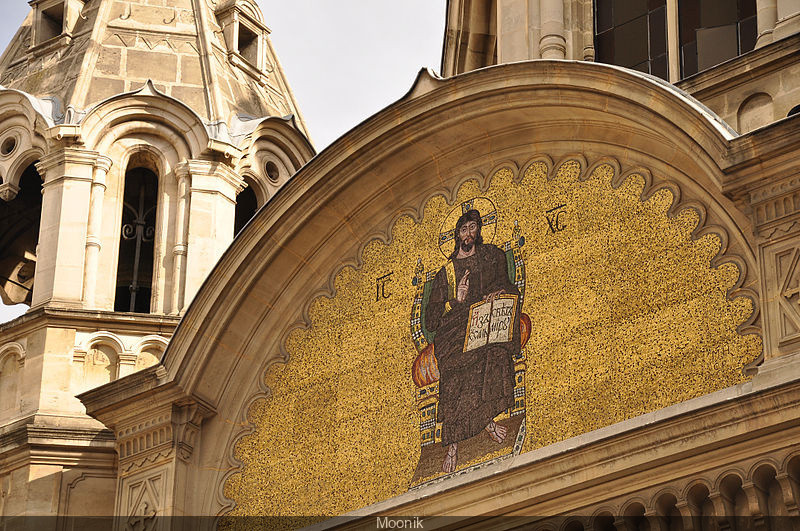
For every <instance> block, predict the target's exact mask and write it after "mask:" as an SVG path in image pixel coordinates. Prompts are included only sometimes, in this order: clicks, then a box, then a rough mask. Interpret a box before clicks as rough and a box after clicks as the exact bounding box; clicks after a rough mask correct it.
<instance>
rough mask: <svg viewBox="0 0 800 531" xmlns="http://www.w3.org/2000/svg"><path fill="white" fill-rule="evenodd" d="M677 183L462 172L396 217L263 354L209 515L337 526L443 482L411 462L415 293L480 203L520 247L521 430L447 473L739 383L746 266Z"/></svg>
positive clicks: (751, 261) (739, 250)
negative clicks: (525, 319)
mask: <svg viewBox="0 0 800 531" xmlns="http://www.w3.org/2000/svg"><path fill="white" fill-rule="evenodd" d="M676 174H677V172H676ZM684 180H686V181H687V182H688V181H689V177H686V176H682V175H680V176H665V175H659V174H656V173H654V172H652V171H651V170H649V169H648V168H646V167H642V166H633V165H622V164H620V162H619V161H618V160H616V159H614V158H611V157H604V158H595V159H594V160H587V159H586V158H585V157H584V156H583V155H580V154H571V155H567V156H562V157H559V158H558V159H556V160H553V159H552V158H551V157H549V156H547V155H540V156H535V157H533V158H531V159H529V160H527V161H524V162H518V161H507V162H504V163H499V164H497V165H495V166H494V167H493V168H492V169H491V170H489V171H487V172H485V173H476V172H467V173H465V174H463V175H462V176H461V177H459V178H457V179H455V180H454V181H452V182H451V183H448V185H450V186H448V187H442V188H441V189H439V190H437V191H436V192H435V193H431V194H428V195H427V196H426V197H425V198H424V199H423V200H422V201H421V202H420V203H419V204H417V205H413V206H411V207H410V208H408V209H405V210H402V211H400V212H397V213H396V215H395V216H394V217H393V218H392V219H391V220H390V221H389V223H388V224H387V226H386V227H385V229H384V230H383V231H382V232H376V233H375V234H373V235H372V237H370V238H368V239H367V241H366V243H364V245H362V246H361V248H360V250H359V252H358V253H357V256H353V257H351V258H348V257H342V262H341V263H340V264H338V265H336V266H335V267H332V268H331V272H330V277H329V280H328V282H327V285H326V286H325V287H323V288H321V289H319V290H317V291H315V292H312V293H309V295H308V298H307V301H306V303H305V305H304V307H303V312H302V320H301V321H300V322H296V323H293V324H291V325H289V326H287V328H286V330H285V331H284V333H283V335H282V340H281V342H280V344H281V349H282V351H281V352H280V353H279V354H277V355H268V356H265V359H264V362H263V365H262V367H261V369H260V371H261V374H264V375H265V377H264V378H263V379H260V381H259V389H258V391H257V392H256V393H254V394H253V396H252V399H251V400H250V401H249V402H247V404H246V406H245V407H244V408H243V410H242V411H241V417H240V418H238V419H231V422H232V423H233V424H237V423H240V425H242V426H245V427H244V428H243V429H241V430H240V431H239V432H238V433H234V434H232V437H231V438H230V439H229V442H228V444H227V448H226V451H225V456H226V459H227V463H226V465H227V466H224V465H225V464H221V467H220V468H221V470H225V471H226V472H221V473H220V475H219V480H218V481H219V482H218V491H217V501H218V503H219V504H220V506H221V510H220V511H219V513H218V514H232V515H246V514H276V515H277V514H283V515H287V516H291V515H293V514H304V512H305V514H311V513H313V514H342V513H345V512H348V511H352V510H355V509H358V508H360V507H364V506H366V505H369V504H372V503H375V502H378V501H381V500H385V499H388V498H391V497H394V496H397V495H400V494H402V493H404V492H406V491H408V489H409V488H417V487H419V486H420V485H426V484H428V483H430V482H435V481H439V480H441V479H442V477H443V476H444V474H443V473H442V472H441V469H440V468H439V470H438V471H437V470H434V468H435V467H434V468H431V467H430V466H428V468H429V469H430V470H428V469H426V468H425V466H423V464H422V463H423V461H424V460H425V459H426V449H425V445H424V444H423V445H421V444H420V437H421V433H420V432H421V425H422V424H424V422H423V421H424V417H423V415H424V412H423V410H422V408H421V407H422V406H421V404H422V401H421V400H420V393H422V392H423V391H425V392H433V391H436V392H438V388H434V387H433V383H431V381H428V382H427V384H430V386H429V387H426V386H425V385H422V384H420V383H419V382H417V381H415V380H414V378H413V377H412V374H411V373H412V365H414V364H415V363H416V361H415V358H416V357H417V356H418V350H421V348H416V349H415V347H424V346H425V344H424V341H423V343H422V344H419V343H418V342H417V340H416V339H415V337H414V322H413V321H414V315H413V313H412V307H413V304H414V299H415V297H417V296H419V294H418V293H417V292H416V285H415V284H414V282H415V281H416V280H417V279H423V281H424V279H425V278H426V277H425V275H428V277H427V278H432V277H431V275H432V274H433V273H436V271H437V270H438V269H439V268H441V267H442V266H443V264H444V263H446V262H447V259H446V257H445V256H444V255H443V254H442V251H440V248H439V245H438V243H436V238H438V237H439V236H440V235H441V234H442V233H443V232H445V230H444V229H443V228H442V223H443V220H445V219H450V217H452V216H451V214H452V211H453V210H454V209H456V208H458V207H459V206H460V207H462V209H464V208H467V207H465V205H467V206H469V205H472V204H473V203H472V202H471V201H473V200H474V199H476V198H485V199H488V203H486V204H490V205H492V206H491V207H487V208H488V209H489V210H491V212H489V211H487V212H481V214H482V215H483V216H484V222H485V223H487V221H488V223H487V225H486V226H488V225H489V224H493V225H494V229H493V231H492V233H493V238H492V240H493V241H492V243H493V244H494V245H497V246H501V245H502V244H503V242H512V244H511V245H512V247H513V246H514V245H517V246H518V248H519V250H520V251H521V252H520V257H521V258H519V260H521V261H522V262H524V267H525V270H526V273H525V278H524V283H525V288H524V289H525V291H526V293H525V295H524V297H525V298H524V304H523V305H522V310H521V311H522V312H523V313H525V314H526V315H529V317H530V320H531V322H532V327H531V330H530V339H529V343H528V345H529V346H528V347H525V348H523V351H526V350H527V351H526V352H525V353H524V362H525V363H523V365H525V364H527V367H528V370H526V371H525V374H524V379H525V384H526V385H524V386H523V388H522V391H521V392H520V393H518V394H519V395H520V396H521V397H523V398H524V404H523V406H522V407H521V409H522V413H521V414H522V417H523V418H524V420H522V421H521V422H522V427H520V424H519V423H517V424H515V425H514V430H515V431H514V435H515V437H514V440H513V441H512V442H513V444H511V443H509V444H506V445H505V446H503V447H502V448H500V449H491V450H489V451H485V452H483V453H481V452H482V450H481V451H477V454H475V455H472V456H471V458H465V461H466V462H461V463H460V464H459V468H458V469H457V472H456V473H469V471H470V470H472V469H473V468H475V467H479V466H481V465H482V464H484V463H486V462H492V461H496V460H502V459H506V458H508V457H511V456H513V455H518V454H519V453H525V452H527V451H530V450H534V449H536V448H540V447H543V446H547V445H549V444H552V443H555V442H558V441H560V440H563V439H565V438H568V437H571V436H575V435H580V434H582V433H587V432H590V431H593V430H596V429H598V428H601V427H603V426H608V425H610V424H613V423H616V422H619V421H621V420H625V419H627V418H631V417H634V416H637V415H640V414H643V413H647V412H650V411H654V410H657V409H660V408H663V407H667V406H669V405H672V404H676V403H678V402H682V401H684V400H687V399H690V398H693V397H695V396H701V395H705V394H708V393H711V392H713V391H716V390H719V389H722V388H725V387H728V386H730V385H733V384H735V383H739V382H741V381H744V380H746V379H747V378H748V376H749V375H751V374H752V371H749V370H748V369H752V368H754V367H755V366H756V365H757V364H758V363H760V361H761V359H762V341H761V323H760V312H759V296H760V295H759V293H758V291H757V289H758V288H757V286H758V285H759V283H758V278H757V276H758V272H757V269H756V266H755V258H754V254H753V252H752V250H751V249H750V247H749V245H748V243H747V240H746V238H745V237H744V236H743V234H742V230H741V229H740V228H739V227H738V226H737V224H736V222H735V221H734V218H733V216H730V215H728V212H727V210H726V209H727V208H729V207H728V206H723V205H722V203H721V202H720V201H718V200H717V199H715V198H714V197H711V196H710V195H707V194H706V195H702V196H701V195H692V194H703V192H696V190H698V188H697V187H685V186H683V185H682V183H683V181H684ZM690 188H691V189H692V190H695V192H692V193H687V192H686V190H687V189H690ZM559 212H562V213H563V214H560V215H559ZM492 215H494V218H492ZM448 216H450V217H448ZM520 238H522V239H520ZM559 239H561V242H559ZM432 242H433V243H432ZM514 242H516V243H514ZM514 256H517V255H514ZM517 267H518V268H519V267H520V266H519V264H518V265H517ZM387 275H390V276H389V277H388V278H390V279H391V280H390V282H391V289H390V290H389V291H391V292H393V293H394V294H396V296H395V300H394V301H392V300H391V295H390V296H389V297H387V296H386V290H383V291H382V287H383V288H385V283H384V286H381V284H380V281H381V280H382V279H383V280H385V279H386V278H387ZM420 293H421V292H420ZM384 299H386V300H384ZM376 305H377V306H376ZM381 305H383V306H381ZM587 338H588V339H587ZM415 342H416V343H417V344H415ZM589 353H591V354H592V355H591V356H589V355H588V354H589ZM420 355H421V354H420ZM589 359H591V362H590V363H583V362H581V361H580V360H584V361H586V360H589ZM415 367H416V365H415ZM523 369H524V367H523ZM678 373H680V374H678ZM518 374H519V372H518ZM436 377H437V378H438V373H437V374H436ZM687 378H688V380H687ZM587 379H591V381H593V382H594V383H595V385H594V388H592V386H587V385H584V383H585V382H586V381H587ZM434 380H435V379H434ZM687 381H688V383H689V384H688V385H687ZM582 382H583V383H582ZM598 382H600V384H598ZM434 383H435V381H434ZM423 384H425V382H423ZM427 384H426V385H427ZM654 384H656V387H658V389H657V390H656V389H655V388H654V387H653V385H654ZM656 391H657V392H656ZM515 392H516V389H515ZM579 403H582V404H584V406H581V407H577V405H578V404H579ZM586 404H588V406H587V405H586ZM422 405H424V404H422ZM587 407H588V409H587ZM559 419H560V420H559ZM581 419H582V420H581ZM365 425H369V426H370V427H371V428H370V429H369V430H364V429H363V427H364V426H365ZM433 425H434V426H436V424H435V423H434V424H433ZM526 426H527V428H526ZM526 431H527V434H526ZM435 446H440V445H435ZM367 449H370V450H367ZM428 453H430V452H428ZM317 454H319V455H317ZM265 459H266V460H274V462H280V463H281V466H280V467H263V466H258V465H257V462H262V463H263V462H264V460H265ZM387 459H388V461H387ZM431 459H432V460H433V461H434V462H436V459H437V457H436V456H434V457H432V458H431ZM383 461H386V462H385V463H384V462H383ZM440 463H441V462H440V461H438V462H437V465H436V466H438V467H440ZM359 468H361V469H363V470H359V473H353V470H354V469H359ZM328 476H330V477H331V478H334V477H335V478H338V479H337V480H336V481H331V482H327V483H330V485H326V484H325V483H326V482H324V481H322V482H320V481H313V484H315V485H317V486H318V487H319V488H321V489H323V490H324V489H326V488H329V487H330V488H331V489H333V490H331V492H327V491H326V492H325V493H320V492H315V493H314V494H313V496H312V495H311V494H309V492H308V489H306V488H304V487H303V485H304V484H305V485H306V486H307V484H308V483H304V478H305V479H307V480H308V481H311V480H312V478H325V477H328ZM364 476H371V477H373V478H375V480H373V481H369V482H364V481H362V478H363V477H364ZM346 478H351V479H352V481H351V482H352V485H351V484H350V483H351V482H350V480H348V479H346ZM286 500H292V501H291V503H289V502H287V501H286ZM320 500H327V501H326V502H325V503H326V504H327V505H326V506H325V507H320V506H319V503H320Z"/></svg>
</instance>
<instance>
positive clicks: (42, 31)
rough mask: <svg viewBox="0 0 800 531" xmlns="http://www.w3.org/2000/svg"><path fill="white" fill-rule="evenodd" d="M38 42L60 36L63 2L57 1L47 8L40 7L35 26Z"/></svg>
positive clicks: (62, 30) (61, 31)
mask: <svg viewBox="0 0 800 531" xmlns="http://www.w3.org/2000/svg"><path fill="white" fill-rule="evenodd" d="M37 29H38V30H39V31H38V32H37V33H38V34H39V35H37V37H39V39H37V40H38V41H39V42H45V41H49V40H50V39H54V38H56V37H60V36H61V34H62V33H64V4H61V3H58V4H56V5H54V6H50V7H49V8H47V9H42V14H41V15H40V17H39V27H38V28H37Z"/></svg>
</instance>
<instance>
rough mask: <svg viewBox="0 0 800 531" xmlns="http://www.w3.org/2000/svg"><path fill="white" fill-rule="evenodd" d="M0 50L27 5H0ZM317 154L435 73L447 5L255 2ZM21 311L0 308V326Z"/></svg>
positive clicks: (369, 0)
mask: <svg viewBox="0 0 800 531" xmlns="http://www.w3.org/2000/svg"><path fill="white" fill-rule="evenodd" d="M1 1H2V2H3V4H4V5H3V8H2V17H0V48H2V49H3V50H5V47H6V46H7V45H8V43H9V41H10V40H11V38H12V37H13V36H14V33H15V32H16V31H17V29H18V28H19V26H20V24H21V23H22V21H23V20H24V19H25V16H26V15H27V13H28V11H29V10H30V7H29V6H28V2H27V1H26V0H1ZM259 3H260V4H261V7H262V10H263V11H264V18H265V22H266V24H267V26H269V28H270V29H271V30H272V34H271V38H272V43H273V45H274V46H275V50H276V52H277V53H278V56H279V58H280V60H281V64H282V65H283V68H284V70H285V71H286V75H287V77H288V78H289V83H290V84H291V87H292V90H293V91H294V95H295V98H296V99H297V102H298V104H299V106H300V110H301V112H302V114H303V117H304V118H305V120H306V123H307V125H308V127H309V129H310V131H311V138H312V141H313V142H314V145H315V146H316V148H317V150H318V151H321V150H322V149H323V148H325V147H326V146H327V145H328V144H330V143H331V142H332V141H333V140H335V139H336V138H338V137H339V136H341V135H342V134H344V133H346V132H347V131H348V130H349V129H351V128H352V127H354V126H356V125H358V124H359V123H360V122H361V121H363V120H364V119H366V118H368V117H369V116H371V115H373V114H374V113H376V112H378V111H379V110H381V109H382V108H384V107H386V106H387V105H389V104H390V103H392V102H393V101H395V100H397V99H399V98H400V97H402V96H403V95H404V94H405V93H406V92H407V91H408V89H409V88H410V87H411V84H412V83H413V81H414V78H415V77H416V75H417V72H418V71H419V70H420V69H421V68H425V67H430V68H432V69H434V70H435V71H437V72H438V71H439V63H440V59H441V50H442V39H443V36H444V15H445V13H444V11H445V0H404V1H403V2H397V1H394V0H259ZM23 311H24V308H21V309H20V308H9V307H5V306H3V305H2V303H0V323H2V322H5V321H7V320H9V319H12V318H14V317H16V316H17V315H19V314H21V313H22V312H23Z"/></svg>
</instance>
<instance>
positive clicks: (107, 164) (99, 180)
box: [83, 155, 113, 309]
mask: <svg viewBox="0 0 800 531" xmlns="http://www.w3.org/2000/svg"><path fill="white" fill-rule="evenodd" d="M112 164H113V162H112V160H111V159H110V158H108V157H106V156H103V155H101V156H98V157H97V162H96V164H95V167H94V178H93V181H92V195H91V203H90V205H89V230H88V232H87V234H86V267H85V270H84V274H83V302H84V305H85V307H86V308H92V309H93V308H94V307H95V293H96V292H97V267H98V263H99V260H100V247H101V232H102V229H103V198H104V196H105V193H106V176H107V175H108V171H109V170H110V169H111V165H112Z"/></svg>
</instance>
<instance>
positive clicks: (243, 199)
mask: <svg viewBox="0 0 800 531" xmlns="http://www.w3.org/2000/svg"><path fill="white" fill-rule="evenodd" d="M257 210H258V200H257V199H256V193H255V191H254V190H253V186H252V185H250V186H248V187H247V188H245V189H244V190H242V191H241V192H239V195H237V196H236V217H235V219H234V222H233V234H234V236H235V235H237V234H239V232H240V231H241V230H242V229H243V228H244V226H245V225H247V222H248V221H250V218H252V217H253V216H254V215H255V214H256V211H257Z"/></svg>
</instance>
